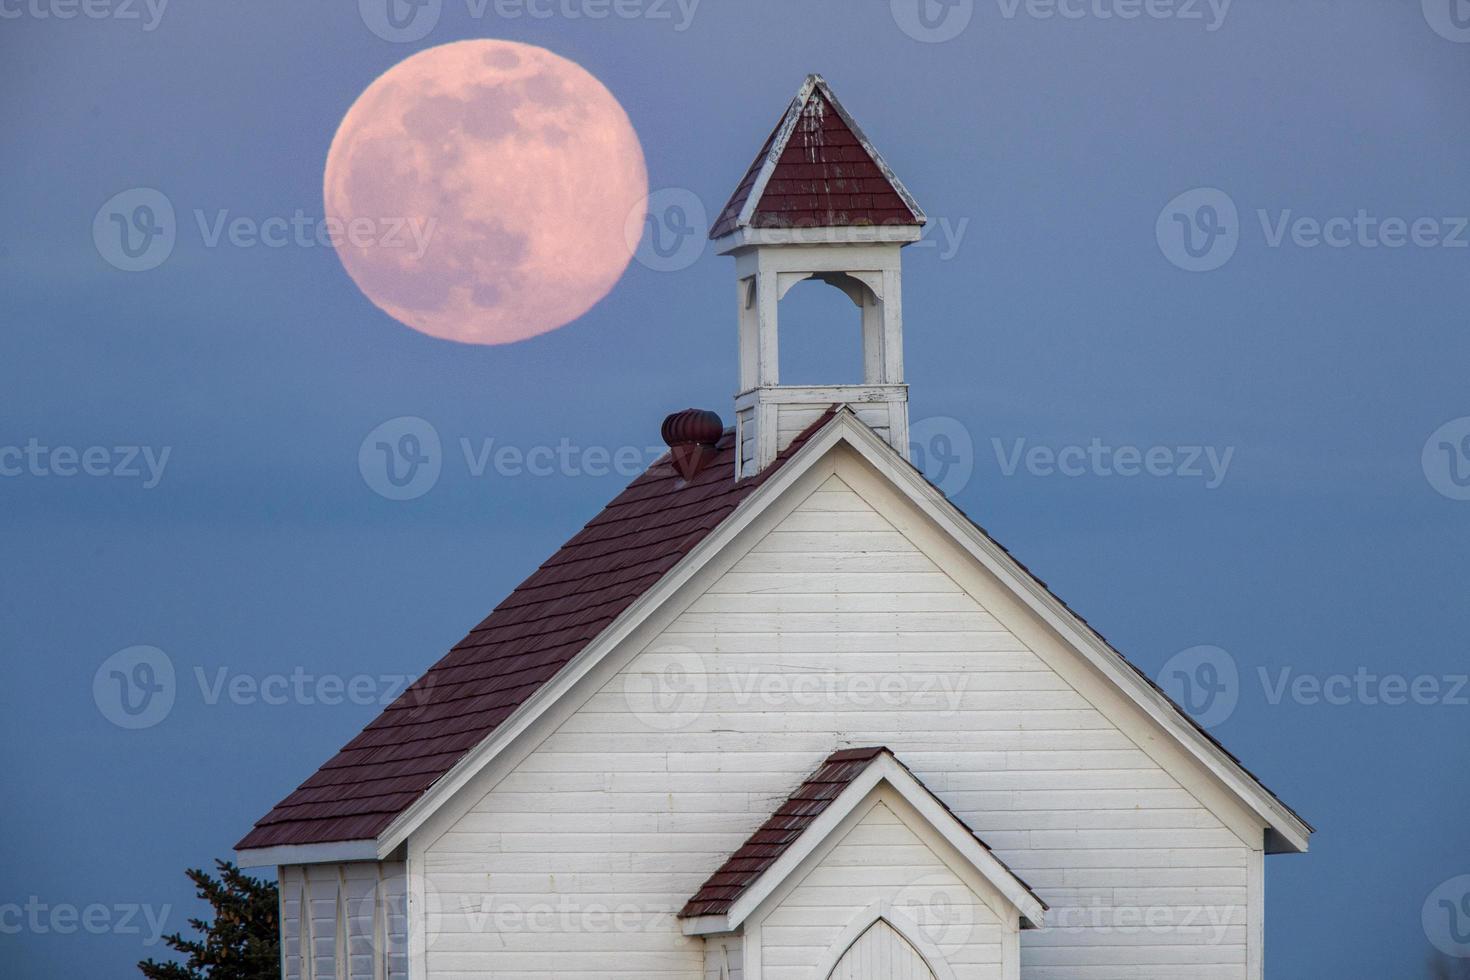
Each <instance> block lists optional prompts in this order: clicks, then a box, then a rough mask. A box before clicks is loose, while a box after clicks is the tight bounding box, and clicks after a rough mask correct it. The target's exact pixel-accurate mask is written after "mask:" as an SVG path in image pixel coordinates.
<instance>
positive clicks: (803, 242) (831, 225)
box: [710, 75, 926, 478]
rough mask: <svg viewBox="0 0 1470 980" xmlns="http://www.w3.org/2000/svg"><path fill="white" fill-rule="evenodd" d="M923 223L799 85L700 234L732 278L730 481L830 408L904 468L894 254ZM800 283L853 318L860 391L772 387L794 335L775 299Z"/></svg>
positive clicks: (823, 103) (877, 159) (826, 91)
mask: <svg viewBox="0 0 1470 980" xmlns="http://www.w3.org/2000/svg"><path fill="white" fill-rule="evenodd" d="M925 220H926V219H925V217H924V212H923V211H921V210H920V209H919V206H918V204H917V203H915V201H914V199H913V197H912V196H911V195H910V194H909V192H908V190H907V189H906V188H905V187H904V186H903V183H902V182H901V181H899V179H898V177H896V176H895V175H894V173H893V171H892V170H890V169H889V168H888V165H887V164H886V163H885V162H884V161H883V157H882V156H880V155H879V153H878V151H877V149H876V148H874V146H873V144H872V143H871V142H869V140H868V138H867V137H866V136H864V135H863V131H862V130H861V129H859V128H858V125H857V123H855V122H854V121H853V119H852V117H851V116H849V115H848V114H847V110H846V109H844V108H843V107H842V103H840V102H838V101H837V97H836V96H835V95H833V94H832V90H831V89H830V88H829V87H828V86H827V83H826V81H824V80H823V79H822V77H821V76H820V75H810V76H808V77H807V80H806V82H805V83H804V84H803V85H802V87H801V90H800V91H799V92H798V93H797V95H796V98H795V99H793V100H792V102H791V105H790V106H789V107H788V108H787V110H786V112H785V114H784V115H783V116H782V117H781V121H780V122H779V123H778V124H777V125H776V129H775V131H773V132H772V133H771V136H770V138H769V139H767V140H766V144H765V146H764V147H762V148H761V151H760V153H759V154H758V155H757V156H756V158H755V162H754V163H752V164H751V165H750V169H749V170H747V171H746V173H745V177H744V179H743V180H741V182H740V185H739V187H737V188H736V190H735V193H734V195H733V196H731V198H730V201H729V203H728V204H726V205H725V208H724V210H723V211H722V212H721V213H720V216H719V218H718V219H717V220H716V221H715V224H714V227H713V228H711V229H710V239H711V240H712V241H713V242H714V243H715V249H716V251H718V252H719V253H720V254H721V255H733V256H734V257H735V275H736V278H737V280H738V289H737V290H736V300H737V303H738V305H739V323H740V391H739V394H737V395H736V397H735V430H736V438H737V440H738V442H739V445H740V452H739V454H738V456H737V459H736V463H735V466H736V477H737V478H739V477H745V476H751V475H753V474H755V473H758V472H760V471H761V470H762V469H764V468H765V467H767V466H769V465H770V464H771V462H772V461H773V460H775V458H776V455H777V454H778V453H779V452H780V451H781V450H782V449H784V448H785V447H786V446H787V445H788V444H789V443H790V442H791V440H792V439H793V438H795V437H796V436H797V435H798V434H799V433H801V432H802V430H804V429H805V428H807V426H809V425H810V424H811V423H812V422H814V421H815V420H816V419H817V418H818V417H819V416H820V415H821V414H822V413H823V412H825V411H826V410H827V409H828V408H830V407H831V406H832V405H834V404H841V405H846V406H847V407H849V408H851V409H852V411H853V412H854V413H856V415H857V417H858V418H859V419H861V420H862V421H863V422H865V423H867V424H868V425H869V426H870V427H872V429H873V431H875V432H877V433H878V435H880V436H882V437H883V438H884V439H885V440H887V442H888V443H889V444H890V445H891V446H893V448H894V449H896V450H898V451H899V452H900V453H901V454H903V456H904V458H908V429H909V415H908V400H909V394H908V385H906V384H905V383H904V380H903V263H902V259H901V256H900V253H901V251H902V250H903V247H904V246H905V245H908V244H911V243H912V242H916V241H918V240H919V237H920V235H921V234H922V232H923V226H924V222H925ZM807 279H816V280H819V281H821V282H824V283H826V284H828V285H829V286H833V287H835V288H837V289H839V290H841V291H842V292H843V293H844V294H845V295H846V296H847V298H848V299H850V300H851V301H852V303H853V305H854V306H856V307H857V308H858V310H859V316H858V317H857V320H858V322H859V323H860V325H861V331H860V333H861V338H860V339H859V338H858V337H854V338H853V342H854V343H859V342H860V343H861V344H862V350H863V381H862V384H836V385H802V386H795V385H783V384H781V367H780V332H781V329H782V328H783V326H784V327H785V328H787V329H800V324H787V325H783V324H781V323H780V320H779V315H780V305H781V299H782V297H784V296H785V295H786V293H787V292H788V291H790V290H791V288H792V287H793V286H795V285H796V284H797V283H799V282H802V281H804V280H807Z"/></svg>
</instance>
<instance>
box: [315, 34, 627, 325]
mask: <svg viewBox="0 0 1470 980" xmlns="http://www.w3.org/2000/svg"><path fill="white" fill-rule="evenodd" d="M324 184H325V187H324V197H325V206H326V215H327V218H328V219H329V221H330V222H331V223H330V224H329V225H328V228H329V229H332V228H333V226H334V225H335V229H336V231H337V234H335V235H334V240H335V242H336V245H337V254H338V255H339V256H340V257H341V259H342V264H343V265H344V266H345V267H346V269H347V273H348V275H350V276H351V277H352V279H353V281H354V282H356V283H357V285H358V288H360V289H361V290H362V291H363V293H364V294H365V295H366V296H367V297H368V299H370V300H372V301H373V303H374V304H376V305H377V306H378V307H379V308H380V309H382V310H383V311H384V312H386V313H387V314H388V315H389V316H392V317H394V318H395V319H397V320H399V321H401V322H403V323H405V324H407V325H408V326H410V327H412V328H413V329H415V330H419V331H422V332H423V333H426V334H430V335H432V336H435V337H442V338H444V339H446V340H456V341H460V342H463V343H469V344H508V343H512V342H514V341H517V340H524V339H526V338H527V337H534V336H536V335H538V334H543V333H546V332H547V331H550V330H555V329H556V328H558V327H561V326H564V325H566V324H567V323H570V322H571V321H573V320H575V319H576V318H577V317H579V316H581V315H582V314H584V313H586V312H587V311H588V310H589V309H591V308H592V306H593V305H594V304H596V303H597V302H598V301H599V300H601V299H602V298H603V297H604V296H606V295H607V294H608V292H609V291H610V290H611V289H612V287H613V285H614V284H615V283H616V282H617V281H618V278H619V277H620V276H621V275H622V274H623V271H624V270H625V269H626V268H627V266H628V262H629V260H630V259H631V258H632V255H633V251H634V249H635V248H636V247H637V244H638V243H637V241H633V242H629V241H628V237H629V236H628V232H627V229H628V228H639V229H641V228H642V226H643V220H644V209H645V208H646V203H647V197H648V170H647V167H646V166H645V164H644V160H643V149H642V147H641V146H640V145H639V142H638V135H637V134H636V133H635V132H634V131H633V125H632V123H631V122H629V120H628V114H627V113H626V112H624V111H623V107H622V106H621V105H619V104H618V101H617V99H616V98H614V97H613V95H612V93H611V92H609V91H608V90H607V88H606V87H605V86H604V85H603V84H602V83H601V82H599V81H598V80H597V79H596V78H594V77H593V76H592V75H591V74H589V73H588V72H587V71H586V70H585V69H583V68H582V67H581V66H580V65H577V64H575V63H573V62H571V61H568V60H567V59H565V58H562V57H560V56H558V55H555V54H552V53H551V52H550V51H547V50H545V49H543V48H538V47H534V46H532V45H528V44H518V43H515V42H511V41H495V40H475V41H460V42H457V43H454V44H446V45H443V46H441V47H437V48H430V49H429V50H427V51H423V52H420V53H419V54H416V55H414V56H413V57H411V58H408V59H407V60H405V61H403V62H401V63H399V64H398V65H395V66H394V67H393V68H391V69H389V70H388V71H387V72H385V73H384V74H383V75H382V76H381V77H379V78H378V79H377V80H376V81H374V82H373V83H372V84H371V85H370V86H368V88H367V90H366V91H365V92H363V93H362V95H361V96H359V97H358V99H357V101H356V102H355V103H354V104H353V106H352V108H351V109H349V110H348V112H347V115H346V117H344V118H343V120H342V125H341V126H340V127H339V128H338V130H337V135H336V137H335V138H334V139H333V140H332V148H331V151H330V152H329V153H328V154H327V166H326V176H325V179H324Z"/></svg>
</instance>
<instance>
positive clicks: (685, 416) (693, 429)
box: [660, 408, 725, 480]
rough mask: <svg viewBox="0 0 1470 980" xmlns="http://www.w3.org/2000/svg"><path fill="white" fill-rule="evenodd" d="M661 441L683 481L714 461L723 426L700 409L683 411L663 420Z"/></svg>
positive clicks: (716, 416) (712, 414) (712, 413)
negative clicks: (667, 448) (665, 444)
mask: <svg viewBox="0 0 1470 980" xmlns="http://www.w3.org/2000/svg"><path fill="white" fill-rule="evenodd" d="M660 431H661V432H662V433H663V437H664V442H665V443H667V444H668V447H669V452H670V454H671V455H672V456H673V458H674V466H675V467H677V468H678V470H679V474H680V475H681V476H683V477H684V479H686V480H692V479H694V475H695V474H696V473H698V472H699V471H700V470H702V469H704V467H705V464H707V463H708V462H709V461H710V460H712V459H714V458H715V447H716V446H717V445H718V444H719V441H720V437H721V436H722V435H724V434H725V423H724V422H722V421H720V417H719V415H717V414H715V413H714V412H711V411H709V410H707V409H702V408H686V409H684V411H682V412H675V413H674V414H673V415H670V416H669V417H668V418H666V419H664V424H663V428H662V430H660Z"/></svg>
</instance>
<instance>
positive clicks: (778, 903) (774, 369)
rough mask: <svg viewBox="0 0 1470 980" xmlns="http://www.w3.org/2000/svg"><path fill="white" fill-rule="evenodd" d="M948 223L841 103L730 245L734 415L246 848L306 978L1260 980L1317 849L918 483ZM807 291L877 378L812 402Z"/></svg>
mask: <svg viewBox="0 0 1470 980" xmlns="http://www.w3.org/2000/svg"><path fill="white" fill-rule="evenodd" d="M924 222H925V218H924V214H923V212H922V211H921V210H920V209H919V206H918V205H917V204H916V203H915V201H914V199H913V198H912V196H911V195H910V194H909V192H908V191H907V190H906V189H905V188H904V186H903V184H902V183H901V182H900V181H899V180H898V178H897V177H896V176H895V175H894V174H893V173H892V172H891V171H890V170H889V168H888V166H887V165H886V164H885V163H884V161H883V159H882V157H881V156H880V155H879V154H878V152H877V151H876V149H874V147H873V145H872V144H871V143H870V142H869V141H868V139H867V138H866V137H865V136H864V135H863V133H862V131H861V130H860V129H859V128H858V126H857V125H856V124H855V123H854V122H853V120H852V118H851V117H850V116H849V115H848V113H847V112H846V111H845V110H844V109H843V107H842V105H841V104H840V103H839V102H838V101H837V99H836V97H835V96H834V95H833V94H832V92H831V90H830V89H829V88H828V86H827V85H826V83H825V82H824V81H823V80H822V79H821V78H820V77H817V76H813V77H811V78H809V79H808V80H807V82H806V83H805V85H803V87H802V88H801V91H800V92H799V93H798V95H797V97H796V99H795V100H794V101H793V102H792V103H791V105H790V107H789V109H788V110H787V111H786V112H785V114H784V115H783V117H782V119H781V121H780V123H779V124H778V125H777V127H776V129H775V131H774V132H773V133H772V134H771V136H770V138H769V139H768V140H767V141H766V143H765V145H764V146H763V147H762V148H761V150H760V153H759V155H758V156H757V157H756V160H755V162H754V163H752V164H751V166H750V169H749V171H748V172H747V173H746V174H745V175H744V178H743V179H742V181H741V183H740V185H739V187H738V188H737V190H736V192H735V194H734V196H733V197H732V198H731V200H730V202H729V204H728V205H727V206H726V208H725V210H724V212H723V213H722V214H721V215H720V216H719V219H718V220H717V222H716V223H715V226H714V228H713V229H712V231H711V238H712V239H713V240H714V242H715V247H716V248H717V249H718V250H719V251H720V252H721V253H722V254H728V255H730V256H733V258H734V260H735V270H736V277H737V282H738V289H737V291H736V296H737V307H738V309H737V313H738V324H739V350H740V361H739V392H740V393H739V394H738V395H737V396H736V400H735V404H734V406H733V422H734V425H733V427H731V428H729V429H727V428H726V427H725V426H724V424H723V422H722V421H721V420H720V418H719V417H718V415H716V414H715V413H713V412H708V411H697V410H692V409H691V410H688V411H685V412H680V413H677V414H675V415H672V416H670V417H669V418H668V419H667V420H666V421H665V423H664V427H663V435H664V438H665V441H666V442H667V443H668V444H669V447H670V448H669V453H668V455H666V456H665V457H663V458H662V459H661V460H660V461H659V462H657V463H655V464H654V465H653V466H652V467H651V468H650V469H649V470H648V471H647V472H645V473H644V474H643V475H641V476H639V477H638V478H637V479H635V480H634V481H633V482H632V483H631V484H630V485H629V486H628V487H627V488H626V489H625V490H623V491H622V493H620V494H619V495H618V496H617V497H616V498H614V499H613V500H612V501H611V503H609V504H608V505H607V507H606V508H605V509H604V510H603V511H602V512H601V513H600V514H598V515H597V516H596V517H595V518H593V519H592V520H591V521H590V522H589V523H588V524H587V525H586V526H585V527H584V528H583V529H582V530H581V531H580V532H578V533H577V535H576V536H575V537H573V538H572V539H571V540H570V541H568V542H567V543H566V544H565V545H564V546H562V548H561V549H560V550H559V551H557V552H556V553H555V554H554V555H552V556H551V557H550V558H549V559H548V560H547V561H546V562H545V563H544V564H543V565H542V566H541V567H540V568H539V569H537V570H536V571H535V572H534V573H533V574H532V575H531V576H530V577H529V578H528V579H526V580H525V581H524V582H523V583H522V584H521V585H520V586H519V587H518V588H516V589H515V591H513V592H512V593H511V594H510V595H509V596H508V597H507V598H506V599H505V600H504V601H503V602H501V603H500V605H498V606H497V607H496V608H495V609H494V610H493V611H492V612H491V613H490V614H489V616H488V617H487V618H486V619H485V620H484V621H483V622H481V623H480V624H478V625H477V626H475V627H474V629H472V630H471V631H470V632H469V634H468V635H467V636H466V637H465V638H464V639H463V640H462V641H461V642H460V643H459V644H458V645H456V646H455V647H454V648H453V649H452V650H450V651H449V653H448V654H446V655H445V656H444V657H443V659H441V660H440V661H439V662H438V663H436V664H434V665H433V666H432V667H430V668H429V669H428V670H427V672H426V673H425V674H424V675H423V676H422V678H421V679H420V680H419V681H418V682H417V683H416V684H415V685H414V686H413V687H412V688H411V689H409V690H408V691H407V692H406V693H405V694H404V695H403V696H402V697H401V698H400V699H399V700H398V701H396V702H395V703H394V704H392V705H391V706H390V707H388V708H387V709H386V710H385V711H384V712H383V713H382V715H381V716H380V717H379V718H378V719H376V720H375V721H373V722H372V723H371V724H370V725H368V726H367V728H365V729H364V730H363V731H362V732H361V733H360V734H359V735H357V736H356V737H355V738H353V739H352V741H350V742H348V743H347V744H346V745H345V746H344V747H343V748H342V750H341V751H340V752H338V754H337V755H336V756H334V757H333V758H331V759H330V760H328V761H327V762H326V763H325V764H324V765H322V767H321V768H320V769H319V770H318V771H317V772H316V773H315V775H313V776H311V777H310V778H309V779H307V780H306V781H305V782H304V783H302V784H301V786H300V787H299V788H298V789H297V790H296V791H295V792H293V793H292V794H291V795H290V796H288V797H286V798H285V799H284V800H282V801H281V802H280V803H279V804H278V805H277V806H276V807H275V808H274V809H272V810H271V811H270V812H269V813H268V814H266V815H265V816H264V817H262V818H261V819H260V820H259V821H258V822H257V823H256V824H255V826H254V828H253V829H252V830H251V831H250V833H249V834H248V835H247V836H246V837H245V838H244V839H243V840H242V841H241V842H240V843H239V844H238V845H237V851H238V855H239V861H240V863H241V865H243V866H247V867H275V868H276V869H277V873H278V875H279V881H280V895H281V906H280V920H281V971H282V976H283V977H284V978H288V980H451V978H463V980H469V978H505V980H530V978H543V980H552V978H555V980H572V978H585V980H600V978H622V980H702V978H703V980H827V978H839V980H883V978H893V980H931V978H932V980H1018V978H1020V980H1063V978H1068V980H1139V978H1168V980H1180V978H1189V980H1260V978H1261V977H1262V976H1263V975H1264V966H1263V958H1264V950H1263V937H1264V920H1265V862H1266V856H1267V855H1269V854H1280V853H1299V852H1303V851H1305V850H1306V849H1307V843H1308V838H1309V837H1310V835H1311V834H1312V828H1311V827H1310V826H1309V825H1308V824H1307V823H1306V822H1305V821H1303V819H1302V818H1301V817H1299V816H1298V815H1297V814H1296V813H1295V812H1294V811H1293V810H1292V809H1291V808H1290V807H1288V806H1287V805H1286V804H1285V803H1283V802H1282V801H1281V800H1280V799H1278V798H1277V797H1276V796H1275V795H1274V794H1272V793H1271V792H1270V791H1269V790H1267V789H1266V787H1265V786H1263V785H1262V784H1261V782H1260V781H1259V780H1258V779H1257V778H1256V777H1255V776H1253V775H1252V774H1251V773H1250V772H1249V771H1248V770H1246V769H1245V767H1244V766H1243V765H1242V764H1241V762H1240V761H1239V760H1237V759H1236V758H1235V757H1234V756H1232V755H1231V754H1230V753H1229V752H1228V751H1227V750H1226V749H1225V748H1224V747H1223V746H1221V745H1220V744H1219V743H1218V742H1216V741H1215V740H1214V739H1213V738H1211V737H1210V736H1209V735H1208V734H1206V733H1205V732H1204V731H1203V730H1202V729H1200V728H1199V727H1198V726H1196V725H1195V724H1193V723H1192V722H1191V720H1190V719H1189V718H1188V717H1187V716H1186V715H1185V714H1184V713H1183V712H1182V711H1181V710H1180V708H1179V707H1178V706H1177V705H1175V704H1174V703H1173V702H1172V701H1170V700H1169V699H1168V698H1167V697H1166V696H1165V695H1164V694H1163V693H1162V692H1161V691H1160V690H1159V688H1158V687H1157V686H1156V685H1154V684H1153V683H1152V682H1151V681H1150V680H1149V679H1148V678H1147V677H1146V676H1145V675H1144V674H1142V673H1141V672H1140V671H1139V670H1138V669H1136V668H1135V667H1133V666H1132V665H1131V664H1129V663H1128V661H1127V660H1126V659H1124V657H1123V655H1122V654H1120V653H1119V652H1118V651H1117V650H1115V649H1114V648H1113V647H1111V646H1110V645H1109V644H1108V643H1107V641H1106V640H1104V639H1103V638H1102V637H1101V636H1100V635H1098V633H1097V632H1095V631H1094V630H1093V629H1091V628H1090V627H1089V626H1088V625H1087V624H1086V623H1085V622H1084V621H1083V620H1082V619H1081V618H1079V616H1078V615H1077V614H1076V613H1074V612H1073V611H1072V610H1071V609H1069V608H1068V607H1067V606H1066V605H1065V604H1064V603H1063V602H1062V601H1061V600H1060V599H1059V598H1058V597H1057V596H1055V595H1053V594H1052V593H1051V592H1050V591H1049V590H1048V589H1047V588H1046V586H1045V585H1044V584H1042V583H1041V582H1040V581H1038V580H1037V579H1036V578H1035V577H1033V576H1032V575H1031V574H1030V573H1029V572H1028V571H1027V570H1026V568H1025V567H1024V566H1022V565H1021V564H1020V563H1019V562H1018V561H1017V560H1016V559H1015V558H1013V557H1012V556H1011V555H1010V554H1009V553H1008V552H1007V551H1005V550H1004V549H1003V548H1002V547H1001V546H1000V545H999V544H997V543H996V542H995V541H994V540H993V539H991V538H990V537H989V536H988V535H987V534H986V533H985V531H984V530H982V529H981V528H980V527H978V526H976V525H975V524H974V523H973V522H971V520H970V519H969V518H967V517H966V516H965V514H964V513H962V512H961V511H960V510H958V509H957V508H956V507H955V506H954V505H953V504H952V503H950V502H949V501H948V500H947V499H946V498H945V497H944V495H943V494H942V493H940V492H939V491H938V490H937V489H936V488H935V487H934V486H932V485H931V484H930V483H928V482H927V481H926V480H925V478H924V476H923V475H922V474H921V473H920V472H919V471H918V470H917V469H915V468H914V466H913V465H911V464H910V462H909V459H908V452H909V450H908V441H909V440H908V425H909V420H908V388H907V386H906V385H905V383H904V371H903V317H902V264H901V256H902V252H903V248H904V246H905V245H907V244H910V243H912V242H915V241H917V240H919V237H920V234H921V231H922V228H923V225H924ZM807 279H819V280H822V281H823V282H825V283H828V284H830V285H832V286H834V287H836V288H837V289H840V290H841V291H842V292H843V293H844V294H846V295H847V296H848V297H849V298H850V299H851V300H852V302H853V303H854V305H855V306H856V307H857V308H858V310H859V315H858V319H860V321H861V338H862V339H861V344H862V350H863V365H864V379H863V382H862V383H861V384H843V385H830V386H800V387H798V386H790V385H783V384H782V383H781V370H780V357H779V352H780V342H779V339H780V329H781V323H780V318H779V315H780V310H781V299H782V297H783V296H784V295H785V294H786V292H787V291H788V290H790V289H791V288H792V287H793V286H795V285H796V284H797V283H799V282H802V281H803V280H807ZM854 342H855V343H856V339H855V340H854ZM310 761H311V760H303V763H307V762H310Z"/></svg>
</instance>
